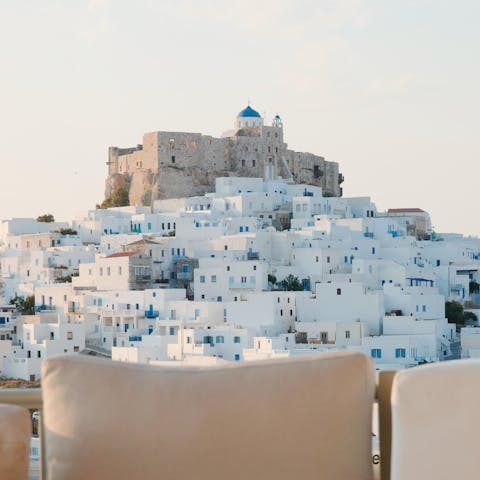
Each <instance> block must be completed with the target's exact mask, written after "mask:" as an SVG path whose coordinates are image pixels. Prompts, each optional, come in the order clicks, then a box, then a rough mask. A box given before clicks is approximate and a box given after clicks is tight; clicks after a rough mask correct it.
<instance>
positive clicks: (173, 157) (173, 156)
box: [172, 155, 175, 163]
mask: <svg viewBox="0 0 480 480" xmlns="http://www.w3.org/2000/svg"><path fill="white" fill-rule="evenodd" d="M172 163H175V155H172Z"/></svg>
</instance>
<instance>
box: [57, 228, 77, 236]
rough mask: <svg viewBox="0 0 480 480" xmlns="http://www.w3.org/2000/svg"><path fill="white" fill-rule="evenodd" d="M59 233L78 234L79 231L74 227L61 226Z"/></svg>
mask: <svg viewBox="0 0 480 480" xmlns="http://www.w3.org/2000/svg"><path fill="white" fill-rule="evenodd" d="M59 233H60V234H61V235H78V232H77V231H76V230H73V229H72V228H61V229H60V230H59Z"/></svg>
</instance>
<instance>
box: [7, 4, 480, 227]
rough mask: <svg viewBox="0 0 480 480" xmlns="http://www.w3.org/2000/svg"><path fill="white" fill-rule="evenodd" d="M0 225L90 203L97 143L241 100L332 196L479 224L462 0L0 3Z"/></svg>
mask: <svg viewBox="0 0 480 480" xmlns="http://www.w3.org/2000/svg"><path fill="white" fill-rule="evenodd" d="M0 8H1V10H0V44H1V46H2V48H1V52H2V55H1V63H0V65H1V69H0V85H1V89H0V128H1V135H0V165H1V167H2V168H1V176H0V179H1V182H0V218H11V217H19V216H35V217H36V216H37V215H39V214H42V213H53V214H54V215H55V217H56V218H57V219H64V220H68V219H71V218H73V217H74V215H75V214H76V213H78V212H81V211H86V210H88V209H91V208H94V206H95V203H98V202H100V201H101V200H102V199H103V189H104V180H105V177H106V174H107V166H106V164H105V162H106V161H107V148H108V146H110V145H116V146H120V147H126V146H134V145H136V144H137V143H141V142H142V135H143V133H144V132H147V131H155V130H171V131H191V132H202V133H205V134H210V135H215V136H219V135H220V134H221V133H222V132H223V131H225V130H228V129H230V128H231V127H232V124H233V120H234V117H235V116H236V114H237V112H239V111H240V110H241V109H242V108H244V107H245V106H246V104H247V101H248V100H249V99H250V100H251V104H252V106H253V107H254V108H256V109H257V110H258V111H260V112H261V113H262V114H263V113H264V112H266V113H267V117H266V120H267V122H268V123H269V122H270V120H271V117H272V116H273V115H275V114H276V113H279V114H280V115H281V116H282V118H283V120H284V126H285V127H284V128H285V138H286V141H287V142H288V144H289V147H290V148H293V149H295V150H300V151H310V152H313V153H316V154H319V155H323V156H325V158H326V159H327V160H331V161H336V162H339V164H340V171H341V172H342V173H343V174H344V176H345V182H344V184H343V189H344V195H345V196H360V195H362V196H363V195H368V196H371V197H372V199H373V201H375V202H376V204H377V207H378V208H380V209H386V208H395V207H420V208H423V209H425V210H427V211H429V212H430V214H431V216H432V222H433V225H434V226H435V229H436V230H437V231H457V232H461V233H465V234H474V235H478V234H480V215H479V213H478V207H477V204H478V197H479V188H478V183H479V180H480V175H479V174H480V166H479V159H480V132H479V120H478V112H479V111H480V94H479V93H478V90H479V89H480V61H479V59H480V28H479V25H480V2H478V1H476V0H472V1H468V0H456V1H452V0H448V1H447V0H371V1H359V0H358V1H356V0H344V1H340V0H339V1H333V0H266V1H262V0H238V1H226V0H223V1H220V0H218V1H215V0H196V1H194V0H190V1H183V0H174V1H168V0H150V1H149V0H136V1H135V2H132V1H126V0H125V1H123V0H117V1H115V0H110V1H108V0H90V1H87V0H85V1H80V0H75V1H74V0H72V1H62V0H57V1H54V0H43V1H41V2H39V1H38V0H30V1H28V0H11V1H9V0H0Z"/></svg>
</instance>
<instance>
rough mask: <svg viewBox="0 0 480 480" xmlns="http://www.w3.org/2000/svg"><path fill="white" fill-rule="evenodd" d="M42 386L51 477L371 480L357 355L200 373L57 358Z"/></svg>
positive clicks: (363, 367)
mask: <svg viewBox="0 0 480 480" xmlns="http://www.w3.org/2000/svg"><path fill="white" fill-rule="evenodd" d="M42 387H43V397H44V421H45V430H44V432H45V436H46V437H45V438H46V444H47V448H46V454H47V470H48V478H50V479H54V480H64V479H65V480H67V479H68V480H75V479H85V478H101V479H102V480H109V479H112V480H113V479H115V480H122V479H129V480H130V479H135V478H141V479H142V480H148V479H156V480H157V479H160V480H182V479H196V480H202V479H208V480H217V479H218V480H220V479H221V480H226V479H228V480H237V479H238V480H245V479H252V480H253V479H259V480H268V479H272V480H273V479H275V480H283V479H289V480H291V479H292V478H295V479H323V480H347V479H351V480H362V479H368V480H371V475H372V470H371V456H370V455H371V406H372V401H373V397H374V370H373V366H372V363H371V361H370V359H369V358H367V357H365V356H364V355H362V354H359V353H349V352H344V353H333V354H330V353H329V354H320V355H316V356H309V357H304V358H298V359H288V360H275V361H268V362H258V363H254V364H252V363H242V364H233V363H232V366H226V367H225V366H222V367H209V368H202V369H198V368H197V369H194V368H191V367H190V368H187V367H185V368H178V367H177V368H172V367H169V368H163V367H149V366H145V365H143V366H142V365H136V364H120V363H115V362H111V361H107V360H99V359H95V358H92V357H79V356H62V357H51V358H49V359H47V360H45V361H44V363H43V372H42Z"/></svg>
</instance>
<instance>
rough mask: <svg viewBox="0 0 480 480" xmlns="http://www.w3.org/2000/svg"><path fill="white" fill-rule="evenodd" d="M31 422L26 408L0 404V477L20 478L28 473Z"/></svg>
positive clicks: (24, 477)
mask: <svg viewBox="0 0 480 480" xmlns="http://www.w3.org/2000/svg"><path fill="white" fill-rule="evenodd" d="M31 435H32V422H31V420H30V413H29V412H28V410H27V409H26V408H22V407H17V406H16V405H4V404H0V478H1V479H2V480H22V479H26V478H27V475H28V462H29V452H30V437H31Z"/></svg>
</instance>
